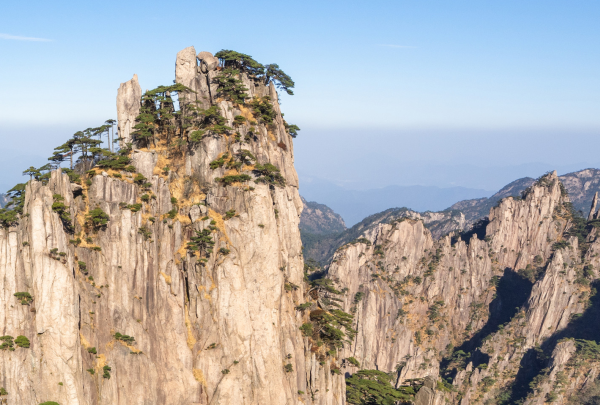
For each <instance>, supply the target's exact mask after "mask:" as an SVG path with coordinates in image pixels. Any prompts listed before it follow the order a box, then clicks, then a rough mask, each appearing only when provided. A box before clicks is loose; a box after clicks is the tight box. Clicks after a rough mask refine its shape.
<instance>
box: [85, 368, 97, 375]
mask: <svg viewBox="0 0 600 405" xmlns="http://www.w3.org/2000/svg"><path fill="white" fill-rule="evenodd" d="M86 371H87V372H88V373H90V374H91V375H94V374H96V371H95V370H94V369H93V368H88V369H87V370H86Z"/></svg>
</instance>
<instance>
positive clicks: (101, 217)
mask: <svg viewBox="0 0 600 405" xmlns="http://www.w3.org/2000/svg"><path fill="white" fill-rule="evenodd" d="M86 220H87V223H88V224H89V225H90V226H92V227H93V228H95V229H99V228H102V227H104V226H106V224H108V220H109V216H108V214H106V213H105V212H104V211H102V209H101V208H100V207H97V208H94V209H93V210H91V211H90V212H89V214H88V215H87V217H86Z"/></svg>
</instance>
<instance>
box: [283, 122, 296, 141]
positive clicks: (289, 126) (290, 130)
mask: <svg viewBox="0 0 600 405" xmlns="http://www.w3.org/2000/svg"><path fill="white" fill-rule="evenodd" d="M283 125H284V126H285V129H287V131H288V134H290V136H291V137H292V138H295V137H297V136H298V131H300V127H298V125H294V124H288V123H287V122H285V121H283Z"/></svg>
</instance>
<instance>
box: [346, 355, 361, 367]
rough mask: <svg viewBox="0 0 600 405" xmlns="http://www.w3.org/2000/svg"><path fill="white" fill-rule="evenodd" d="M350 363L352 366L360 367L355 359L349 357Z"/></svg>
mask: <svg viewBox="0 0 600 405" xmlns="http://www.w3.org/2000/svg"><path fill="white" fill-rule="evenodd" d="M346 360H348V363H350V364H352V365H353V366H354V367H360V363H359V362H358V360H356V359H355V358H354V357H348V358H347V359H346Z"/></svg>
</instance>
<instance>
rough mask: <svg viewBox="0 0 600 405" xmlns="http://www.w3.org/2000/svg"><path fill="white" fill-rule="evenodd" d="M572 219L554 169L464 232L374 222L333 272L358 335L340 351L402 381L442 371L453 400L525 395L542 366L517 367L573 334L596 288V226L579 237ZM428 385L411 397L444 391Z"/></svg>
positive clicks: (337, 259) (425, 398)
mask: <svg viewBox="0 0 600 405" xmlns="http://www.w3.org/2000/svg"><path fill="white" fill-rule="evenodd" d="M575 221H576V220H575V219H574V217H573V214H572V211H570V203H569V199H568V196H567V195H566V192H565V191H564V188H563V187H562V185H561V184H560V182H559V180H558V178H557V176H556V173H551V174H549V175H547V176H545V177H543V178H541V179H540V180H538V181H537V182H536V183H535V184H534V185H533V186H532V187H531V188H530V189H528V190H527V192H526V193H525V194H524V197H523V198H522V199H515V198H513V197H509V198H506V199H504V200H502V201H500V202H499V204H498V205H497V206H496V207H494V208H492V210H491V211H490V215H489V222H487V224H486V223H483V224H481V225H480V226H479V228H477V229H474V230H473V231H472V232H470V233H463V234H462V235H461V236H460V237H459V236H458V235H456V234H455V235H454V236H453V235H450V236H446V237H443V238H441V239H440V240H437V241H436V240H434V239H433V238H432V237H431V234H430V232H429V231H428V230H427V229H426V228H425V227H424V224H423V222H422V221H418V220H414V219H402V220H396V221H392V222H391V223H390V224H379V225H378V226H377V227H376V228H373V229H370V230H369V231H367V232H366V233H365V234H364V235H363V237H362V238H359V239H357V240H356V241H354V242H352V243H350V244H348V245H345V246H343V247H341V248H340V249H339V250H338V251H337V252H336V254H335V255H334V258H333V261H332V263H331V265H330V266H329V269H328V272H327V274H328V277H329V278H330V279H332V280H333V281H334V282H335V283H336V286H337V288H338V289H339V290H342V291H345V296H344V299H343V304H342V308H343V309H344V310H346V311H349V312H352V313H354V314H355V325H356V329H357V331H358V333H357V335H356V338H355V339H354V340H353V341H352V344H351V345H350V346H348V347H346V348H345V349H344V350H343V352H342V357H350V356H352V357H354V358H355V359H356V360H358V362H359V363H360V366H361V368H366V369H378V370H382V371H386V372H394V371H395V372H396V375H397V379H398V382H397V383H398V384H400V385H401V384H404V383H405V382H406V381H408V380H410V379H414V378H424V377H426V376H437V375H438V373H441V374H442V375H443V376H444V377H445V378H446V379H447V380H450V381H452V382H453V384H454V389H455V390H456V392H454V393H452V392H447V393H446V394H445V397H446V400H447V401H449V402H451V403H457V404H458V403H460V404H470V403H496V402H494V401H497V402H498V403H510V402H506V401H507V398H512V399H513V400H517V399H519V398H524V397H523V396H524V395H526V394H527V391H526V389H528V385H527V383H524V382H523V381H524V379H525V381H527V380H526V379H527V378H533V376H535V375H536V374H535V373H539V370H538V371H535V370H530V371H527V373H530V374H531V375H530V376H529V377H524V376H523V375H524V373H525V371H521V372H520V371H519V369H520V368H519V365H520V364H521V365H522V364H529V363H528V362H531V356H533V354H532V353H536V352H535V350H534V348H535V347H537V346H538V345H544V349H543V350H550V351H551V350H552V345H553V344H554V343H553V342H556V339H558V338H559V337H560V336H576V335H572V334H571V335H569V333H571V332H569V331H570V330H572V329H573V322H574V321H573V319H575V318H574V316H575V317H576V316H578V315H577V314H582V313H583V312H584V311H586V308H588V306H589V305H590V302H589V297H590V295H593V293H594V290H590V287H589V280H590V278H591V279H592V280H593V279H594V278H595V277H596V274H597V273H596V272H595V271H594V270H593V269H594V268H595V267H596V266H598V264H599V263H598V261H599V258H598V256H599V255H598V251H599V250H598V249H599V248H600V242H599V241H596V239H595V238H596V237H595V235H596V234H595V231H594V230H592V231H591V233H590V234H589V236H588V238H587V241H586V242H585V246H580V241H581V240H582V239H581V238H577V237H575V236H569V235H572V234H573V235H574V233H573V232H575V231H574V230H573V229H574V228H575V226H576V225H574V224H575ZM453 347H454V348H455V349H453ZM548 355H550V353H548ZM557 356H558V355H557ZM557 356H554V357H557ZM558 357H560V356H558ZM558 357H557V358H558ZM563 357H564V356H563ZM598 360H600V358H599V359H598ZM557 361H558V362H560V361H559V360H557ZM345 364H346V370H347V371H348V372H353V371H355V370H356V367H353V366H351V365H350V364H349V363H345ZM557 364H558V363H557ZM440 366H441V370H440ZM540 378H541V377H540ZM552 378H554V376H553V375H552ZM578 381H579V380H578ZM523 384H525V385H524V386H525V391H523V390H522V388H521V386H522V385H523ZM578 384H580V383H578V382H577V381H574V382H572V386H573V387H575V386H580V385H578ZM421 390H422V391H419V394H418V395H417V397H416V398H415V401H416V403H433V402H432V401H435V400H436V399H434V398H436V396H438V397H439V396H440V395H441V396H444V394H442V393H441V392H435V390H432V389H430V390H424V391H423V389H421ZM549 391H550V390H549V389H546V391H545V392H544V394H543V395H545V394H546V393H548V392H549ZM543 395H542V397H541V398H542V399H543V398H544V396H543ZM532 398H538V399H539V398H540V397H539V395H538V396H537V397H536V396H534V397H532ZM565 398H566V396H565ZM536 400H537V399H536ZM486 401H488V402H486ZM490 401H491V402H490ZM503 401H504V402H503ZM532 403H533V402H532ZM535 403H538V402H535ZM539 403H542V402H539Z"/></svg>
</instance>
